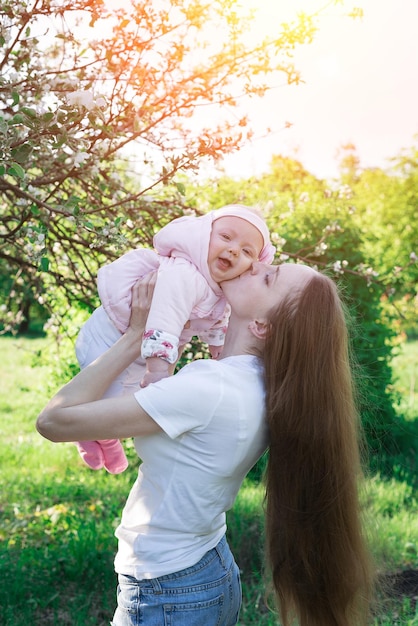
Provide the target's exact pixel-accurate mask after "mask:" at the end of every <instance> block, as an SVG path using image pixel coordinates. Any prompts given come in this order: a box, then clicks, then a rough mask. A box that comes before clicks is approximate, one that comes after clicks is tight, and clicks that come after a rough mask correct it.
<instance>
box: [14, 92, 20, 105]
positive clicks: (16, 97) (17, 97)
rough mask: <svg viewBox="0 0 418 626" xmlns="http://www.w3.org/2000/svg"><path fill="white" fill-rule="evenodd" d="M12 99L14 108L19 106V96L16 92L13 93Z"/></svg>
mask: <svg viewBox="0 0 418 626" xmlns="http://www.w3.org/2000/svg"><path fill="white" fill-rule="evenodd" d="M12 98H13V106H15V104H18V102H19V100H20V98H19V94H18V93H17V92H16V91H14V92H13V93H12Z"/></svg>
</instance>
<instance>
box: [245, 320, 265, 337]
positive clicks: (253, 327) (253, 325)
mask: <svg viewBox="0 0 418 626" xmlns="http://www.w3.org/2000/svg"><path fill="white" fill-rule="evenodd" d="M269 326H270V324H269V323H268V322H260V321H258V320H254V321H252V322H250V323H249V324H248V328H249V329H250V331H251V332H252V334H253V335H254V337H257V339H265V338H266V335H267V332H268V329H269Z"/></svg>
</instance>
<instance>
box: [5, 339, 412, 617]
mask: <svg viewBox="0 0 418 626" xmlns="http://www.w3.org/2000/svg"><path fill="white" fill-rule="evenodd" d="M46 350H48V340H47V339H39V338H38V339H36V338H35V339H28V338H19V339H15V338H11V337H2V338H0V351H1V365H0V376H1V394H0V434H1V439H0V442H1V443H0V463H1V468H2V471H1V474H0V577H1V580H3V583H2V585H1V586H0V623H1V624H2V625H3V626H23V625H25V626H27V625H28V624H31V626H32V625H38V624H39V625H41V624H42V625H43V626H50V625H51V626H52V625H54V626H55V625H57V626H67V625H68V626H70V625H71V626H90V625H91V626H105V625H106V626H108V624H109V621H110V619H111V616H112V615H113V611H114V607H115V591H116V578H115V575H114V572H113V558H114V554H115V551H116V540H115V537H114V535H113V533H114V529H115V527H116V525H117V523H118V519H119V516H120V512H121V509H122V506H123V504H124V501H125V499H126V497H127V495H128V492H129V488H130V485H131V484H132V482H133V480H134V478H135V474H136V467H137V461H136V460H135V455H134V452H133V449H132V448H128V456H129V458H130V467H129V469H128V470H127V471H126V472H124V473H123V474H121V475H118V476H111V475H109V474H107V473H106V472H92V471H91V470H89V469H88V468H87V467H86V466H85V465H84V464H83V463H82V461H81V459H80V458H79V456H78V454H77V451H76V449H75V446H73V445H72V444H59V445H56V444H52V443H50V442H48V441H45V440H44V439H42V438H41V437H40V436H39V435H38V434H37V432H36V430H35V427H34V424H35V420H36V416H37V414H38V412H39V409H40V408H41V407H42V406H43V404H44V403H45V401H46V399H47V398H48V396H49V395H50V393H51V386H52V387H53V386H54V381H53V380H52V379H51V377H50V374H49V370H48V368H47V367H36V368H32V367H31V364H32V363H33V360H34V357H36V355H37V354H38V352H39V351H42V352H44V351H46ZM417 354H418V342H415V344H409V345H407V346H406V347H405V349H404V351H403V353H402V354H401V355H399V356H398V357H397V361H396V368H397V372H398V374H399V382H398V383H397V384H399V385H400V386H401V390H402V397H403V402H404V403H406V404H404V406H407V408H408V415H409V419H411V420H412V419H413V418H414V416H415V417H416V414H417V405H416V386H414V385H413V388H412V393H411V382H410V377H411V376H412V375H413V370H414V368H415V367H416V365H415V364H416V355H417ZM411 368H412V369H411ZM405 390H407V391H405ZM411 398H412V400H411ZM365 508H366V515H367V519H368V520H370V521H369V530H370V537H371V542H372V546H373V551H374V553H375V555H376V558H377V560H378V562H379V563H381V564H382V571H385V572H387V573H392V572H396V571H399V570H407V569H410V570H418V504H417V499H416V492H415V491H414V488H413V487H412V486H411V485H410V484H408V483H406V482H403V481H401V480H396V479H394V478H393V479H391V480H388V479H386V480H382V479H380V477H378V476H375V477H372V478H371V479H370V480H369V481H368V484H367V490H366V493H365ZM262 510H263V491H262V488H261V487H260V486H258V485H255V484H254V483H252V482H251V481H249V480H247V481H246V482H245V484H244V486H243V488H242V490H241V491H240V494H239V496H238V499H237V501H236V504H235V506H234V508H233V510H232V511H230V512H229V514H228V524H229V531H228V536H229V540H230V543H231V546H232V549H233V552H234V554H235V555H236V558H237V562H238V563H239V565H240V567H241V570H242V579H243V593H244V603H243V608H242V612H241V619H240V626H273V625H276V624H278V622H277V619H276V618H275V616H274V614H273V613H272V612H271V611H270V610H269V609H268V608H267V606H266V602H265V583H264V580H263V562H264V558H263V513H262ZM393 625H399V626H418V613H417V612H416V609H415V608H414V607H413V606H412V603H411V599H410V598H408V597H407V596H405V597H400V598H394V599H383V598H382V600H381V603H380V605H379V607H378V613H377V614H376V617H375V618H374V621H373V622H372V625H371V626H393Z"/></svg>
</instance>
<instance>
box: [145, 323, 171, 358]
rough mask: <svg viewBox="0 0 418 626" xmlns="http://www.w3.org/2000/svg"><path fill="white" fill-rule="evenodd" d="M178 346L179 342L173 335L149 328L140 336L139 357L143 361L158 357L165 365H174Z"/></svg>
mask: <svg viewBox="0 0 418 626" xmlns="http://www.w3.org/2000/svg"><path fill="white" fill-rule="evenodd" d="M178 346H179V340H178V337H176V336H175V335H171V334H170V333H167V332H165V331H163V330H157V329H154V328H150V329H147V330H146V331H145V332H144V334H143V336H142V346H141V356H142V358H143V359H149V358H151V357H158V358H159V359H163V361H167V363H175V362H176V361H177V358H178Z"/></svg>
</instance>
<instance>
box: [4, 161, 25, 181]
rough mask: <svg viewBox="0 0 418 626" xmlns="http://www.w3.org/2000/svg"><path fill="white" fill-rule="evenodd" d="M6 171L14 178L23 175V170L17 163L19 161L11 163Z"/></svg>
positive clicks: (22, 176)
mask: <svg viewBox="0 0 418 626" xmlns="http://www.w3.org/2000/svg"><path fill="white" fill-rule="evenodd" d="M7 173H8V174H10V175H11V176H14V177H15V178H24V177H25V170H24V169H23V167H22V166H21V165H19V163H13V165H11V166H10V167H9V169H8V170H7Z"/></svg>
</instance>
